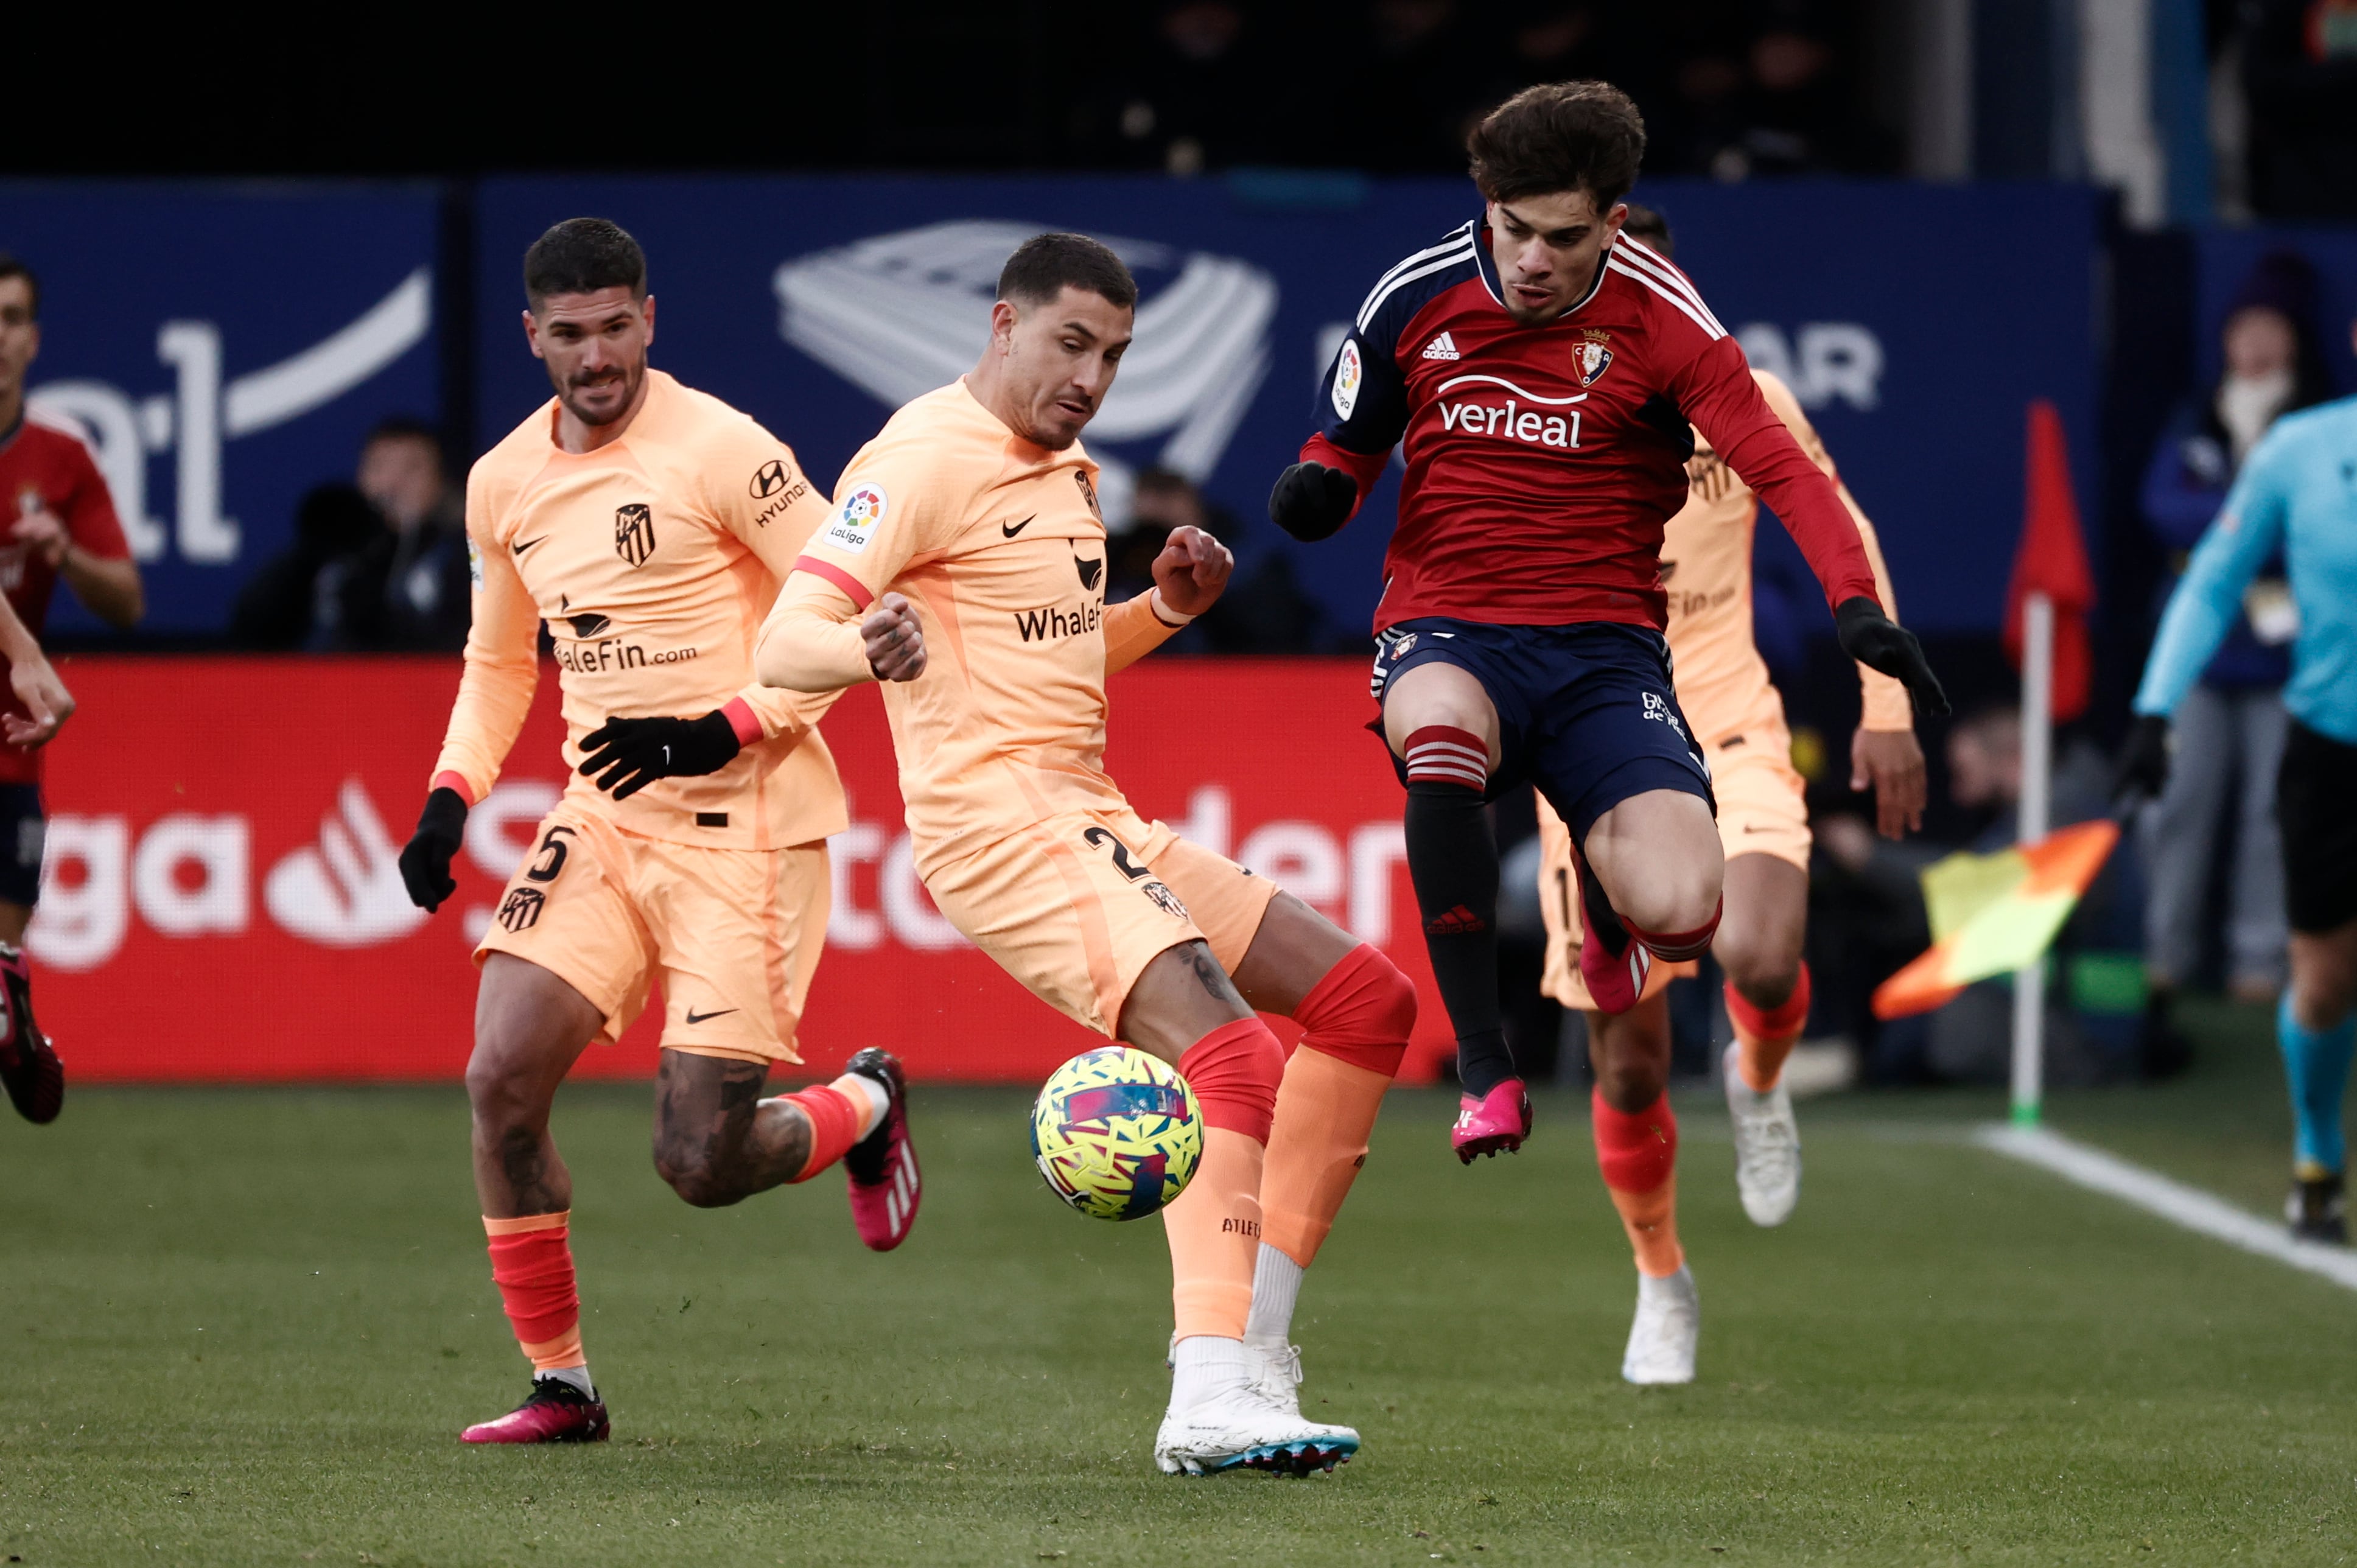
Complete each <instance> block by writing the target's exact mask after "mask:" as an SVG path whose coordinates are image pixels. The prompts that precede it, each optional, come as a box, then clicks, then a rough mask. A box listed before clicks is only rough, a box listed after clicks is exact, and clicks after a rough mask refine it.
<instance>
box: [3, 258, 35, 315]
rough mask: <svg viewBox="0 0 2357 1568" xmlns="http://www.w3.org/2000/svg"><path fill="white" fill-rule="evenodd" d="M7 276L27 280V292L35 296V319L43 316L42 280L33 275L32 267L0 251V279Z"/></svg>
mask: <svg viewBox="0 0 2357 1568" xmlns="http://www.w3.org/2000/svg"><path fill="white" fill-rule="evenodd" d="M6 278H23V279H24V280H25V292H26V293H27V294H29V295H32V296H33V319H34V320H36V321H38V320H39V319H40V318H41V280H40V279H39V278H38V277H35V276H34V275H33V269H32V268H30V267H28V266H27V265H26V264H25V263H22V262H20V261H18V260H17V259H16V257H14V256H12V255H10V254H9V253H8V252H5V251H0V279H6Z"/></svg>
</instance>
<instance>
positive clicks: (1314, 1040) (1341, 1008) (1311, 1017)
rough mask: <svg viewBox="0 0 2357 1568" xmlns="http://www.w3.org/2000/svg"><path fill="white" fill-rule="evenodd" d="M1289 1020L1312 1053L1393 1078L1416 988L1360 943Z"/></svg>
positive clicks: (1411, 1020) (1410, 1028)
mask: <svg viewBox="0 0 2357 1568" xmlns="http://www.w3.org/2000/svg"><path fill="white" fill-rule="evenodd" d="M1417 733H1419V734H1421V733H1422V732H1421V731H1418V732H1417ZM1293 1018H1294V1022H1296V1023H1297V1024H1299V1025H1300V1026H1301V1027H1302V1031H1303V1038H1302V1041H1301V1043H1302V1044H1303V1045H1305V1046H1308V1047H1309V1048H1310V1049H1311V1050H1316V1051H1324V1052H1325V1053H1326V1054H1327V1055H1328V1056H1329V1057H1336V1058H1340V1059H1341V1060H1343V1061H1346V1062H1349V1063H1350V1064H1351V1066H1352V1067H1362V1068H1365V1069H1368V1070H1369V1071H1371V1072H1379V1073H1382V1074H1383V1076H1384V1077H1385V1078H1395V1077H1397V1076H1398V1075H1399V1068H1400V1058H1403V1057H1405V1056H1406V1055H1407V1037H1408V1036H1409V1035H1410V1034H1412V1033H1413V1032H1414V1031H1415V983H1414V982H1413V981H1411V980H1409V979H1408V977H1407V976H1406V975H1405V974H1402V973H1401V972H1399V966H1398V965H1397V964H1394V962H1392V961H1391V960H1390V959H1388V958H1386V957H1385V956H1383V950H1382V949H1381V948H1378V947H1374V946H1372V945H1370V944H1368V943H1364V942H1361V944H1360V945H1359V946H1358V947H1356V948H1354V949H1352V950H1351V951H1350V952H1349V953H1348V954H1346V955H1345V956H1344V957H1343V958H1342V960H1341V961H1340V962H1339V963H1337V964H1335V966H1334V967H1333V968H1331V969H1329V970H1328V971H1327V972H1326V976H1325V978H1324V979H1322V980H1320V981H1319V982H1318V983H1317V984H1315V985H1313V986H1311V987H1310V988H1309V994H1308V995H1307V996H1305V997H1303V998H1302V999H1301V1005H1299V1006H1298V1007H1296V1008H1295V1009H1294V1010H1293Z"/></svg>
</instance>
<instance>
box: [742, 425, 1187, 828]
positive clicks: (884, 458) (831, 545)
mask: <svg viewBox="0 0 2357 1568" xmlns="http://www.w3.org/2000/svg"><path fill="white" fill-rule="evenodd" d="M1096 473H1097V466H1096V464H1095V463H1094V462H1093V461H1092V460H1091V459H1090V457H1089V455H1088V453H1087V452H1086V451H1085V450H1084V449H1083V448H1082V446H1081V445H1080V443H1079V442H1077V441H1076V442H1074V443H1073V444H1072V445H1071V446H1067V447H1065V448H1064V449H1063V450H1061V451H1049V449H1047V448H1046V447H1043V446H1034V445H1033V444H1032V443H1031V442H1029V441H1028V440H1026V439H1025V438H1024V437H1022V436H1020V435H1016V434H1015V433H1014V432H1013V431H1011V430H1009V429H1008V428H1007V427H1006V424H1003V423H1002V422H1001V421H1000V420H999V417H998V416H997V415H996V414H995V413H991V412H990V410H989V409H987V408H985V407H984V406H983V404H982V403H981V402H980V401H979V400H977V399H976V398H975V397H974V393H973V392H971V391H970V390H968V388H967V386H966V384H965V382H964V381H954V382H952V383H951V384H950V385H948V386H945V387H942V388H941V389H940V390H939V391H936V392H927V393H926V394H925V395H924V396H922V397H920V398H918V399H916V400H914V401H913V402H911V403H909V404H908V405H907V406H906V407H904V408H902V409H901V410H900V411H899V413H895V414H894V415H893V416H892V417H891V419H890V421H889V422H888V423H887V424H885V426H884V428H883V429H882V430H881V431H879V432H878V433H877V436H876V439H875V440H873V441H870V442H869V443H868V444H867V445H866V446H863V447H861V448H860V449H859V450H858V452H857V453H856V454H854V456H852V459H851V462H850V463H849V464H848V465H847V466H846V467H845V468H844V470H843V478H842V480H841V482H839V483H838V484H837V485H836V486H835V493H836V498H837V500H836V507H835V510H834V514H833V516H832V517H831V518H830V519H829V521H827V523H826V525H825V526H824V527H823V528H822V529H820V531H819V532H818V533H817V534H816V535H815V536H814V537H813V539H812V540H811V542H810V544H809V546H808V548H807V549H806V550H805V551H804V552H803V553H802V558H801V559H800V560H798V561H796V562H795V563H794V574H793V575H792V576H791V578H789V579H788V580H787V583H786V586H785V591H784V592H783V593H781V594H780V595H779V596H778V603H777V607H776V609H775V610H773V611H772V612H771V613H770V619H769V621H768V623H767V624H766V625H765V626H764V627H763V628H762V630H761V648H760V669H761V672H762V674H763V675H764V676H766V677H767V678H769V679H770V680H772V681H774V682H777V683H778V684H780V685H781V686H789V687H792V688H795V689H798V690H802V691H821V690H829V689H833V688H837V687H843V686H848V685H853V684H856V683H857V682H863V681H870V680H873V679H875V676H874V675H873V673H872V672H871V671H870V670H869V668H868V664H867V656H866V651H865V650H864V645H863V644H862V642H861V639H860V635H859V628H858V626H857V625H856V619H857V618H858V616H859V615H860V614H861V613H862V612H864V611H865V610H866V608H867V607H869V606H870V605H871V604H873V603H874V602H875V601H876V600H877V598H879V597H881V596H883V595H884V594H885V593H886V592H887V591H888V590H890V591H897V592H899V593H901V594H904V595H906V596H908V598H909V603H910V604H911V606H913V607H914V608H915V610H916V614H917V618H918V620H919V622H920V625H921V626H922V628H923V629H924V636H925V655H926V664H925V672H924V673H923V674H922V675H920V676H919V677H918V678H917V679H916V680H914V681H907V682H891V683H889V684H887V685H886V686H885V688H884V712H885V714H886V716H887V717H888V718H889V719H890V720H891V724H892V748H893V750H894V752H895V753H896V754H897V755H898V756H899V761H900V796H901V799H902V800H903V801H905V802H906V809H907V812H908V821H909V834H910V835H911V837H912V838H913V839H914V841H915V848H916V865H917V871H918V873H919V875H931V874H932V872H933V870H934V869H935V868H936V867H938V866H940V865H943V864H945V863H946V862H948V861H951V860H954V859H956V858H957V857H958V856H960V855H962V854H970V853H972V852H973V851H974V850H977V849H980V848H982V847H983V846H985V845H987V844H990V843H996V842H998V841H999V840H1002V839H1005V838H1006V837H1007V836H1009V835H1010V834H1013V833H1018V832H1024V831H1026V830H1027V829H1028V828H1030V827H1031V826H1032V825H1033V824H1035V823H1037V822H1039V820H1040V819H1041V818H1043V817H1046V816H1049V815H1051V814H1053V813H1055V812H1058V811H1118V810H1122V809H1125V803H1124V801H1123V798H1122V794H1121V790H1120V789H1119V787H1117V786H1116V785H1115V784H1114V781H1113V779H1112V778H1111V777H1110V776H1108V775H1107V774H1106V772H1105V769H1104V742H1105V689H1104V683H1105V677H1106V676H1107V675H1109V674H1111V673H1113V672H1114V671H1117V670H1119V669H1121V668H1122V667H1123V666H1125V665H1126V664H1129V663H1132V662H1134V661H1135V660H1138V659H1140V658H1142V657H1144V656H1145V654H1146V653H1147V652H1148V651H1150V650H1153V649H1154V648H1156V647H1157V646H1159V645H1160V644H1161V643H1163V642H1165V641H1167V640H1168V639H1169V638H1170V636H1171V634H1172V633H1173V632H1175V631H1177V630H1178V629H1179V628H1177V627H1175V626H1172V625H1169V624H1168V623H1166V622H1164V621H1163V620H1161V619H1160V618H1158V617H1157V615H1156V613H1155V610H1154V605H1153V600H1152V596H1150V595H1141V596H1138V597H1135V598H1132V599H1125V600H1124V601H1122V602H1120V603H1118V604H1114V605H1110V606H1109V605H1107V604H1106V603H1105V602H1104V591H1105V532H1104V521H1103V518H1102V517H1101V516H1099V514H1098V510H1097V494H1096Z"/></svg>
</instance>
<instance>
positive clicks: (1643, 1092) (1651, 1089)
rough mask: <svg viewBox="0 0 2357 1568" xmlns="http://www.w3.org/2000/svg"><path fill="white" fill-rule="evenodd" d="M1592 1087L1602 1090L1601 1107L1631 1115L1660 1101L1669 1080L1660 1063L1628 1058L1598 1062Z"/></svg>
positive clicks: (1645, 1059) (1639, 1058)
mask: <svg viewBox="0 0 2357 1568" xmlns="http://www.w3.org/2000/svg"><path fill="white" fill-rule="evenodd" d="M1596 1087H1597V1088H1598V1090H1600V1091H1602V1093H1603V1095H1604V1103H1605V1104H1607V1105H1609V1106H1610V1107H1611V1108H1612V1109H1613V1110H1615V1111H1618V1112H1620V1113H1621V1114H1623V1115H1631V1116H1633V1115H1634V1114H1636V1113H1637V1112H1640V1111H1642V1110H1644V1109H1645V1108H1646V1107H1647V1106H1649V1105H1651V1104H1652V1103H1653V1102H1654V1101H1657V1100H1659V1099H1661V1098H1662V1092H1663V1090H1665V1089H1667V1088H1668V1087H1669V1081H1668V1078H1667V1075H1666V1074H1665V1073H1664V1071H1663V1065H1662V1064H1661V1063H1659V1062H1656V1061H1652V1060H1649V1059H1647V1058H1642V1057H1631V1058H1621V1059H1618V1060H1608V1061H1606V1062H1604V1063H1602V1064H1601V1065H1600V1066H1599V1067H1598V1069H1597V1073H1596Z"/></svg>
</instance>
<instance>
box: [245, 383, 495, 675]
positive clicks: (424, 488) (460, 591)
mask: <svg viewBox="0 0 2357 1568" xmlns="http://www.w3.org/2000/svg"><path fill="white" fill-rule="evenodd" d="M462 506H463V501H462V499H461V498H460V495H459V493H458V491H457V488H456V487H454V486H452V485H451V484H450V482H449V479H448V477H447V474H446V473H445V471H444V467H443V461H442V447H441V443H440V441H439V440H438V439H437V438H436V435H435V434H434V431H433V429H432V428H431V427H430V426H428V425H426V424H424V423H423V422H421V421H418V420H415V419H411V418H407V417H403V416H395V417H393V418H391V419H387V420H385V421H383V422H382V424H379V425H378V426H377V427H376V428H375V429H374V430H372V431H371V432H370V433H369V438H368V440H367V442H366V443H364V444H363V445H362V446H361V460H360V467H359V471H358V473H357V475H356V476H355V481H354V482H353V483H352V484H349V485H347V484H340V483H338V484H328V485H321V486H320V487H318V488H317V489H314V490H313V491H311V492H310V493H309V494H308V495H307V496H305V497H304V498H303V502H302V506H301V508H300V510H298V511H297V512H296V520H295V542H294V543H293V544H291V545H289V546H288V547H287V548H286V550H285V551H284V552H282V553H280V554H279V555H278V556H277V557H276V558H275V559H274V560H272V561H271V562H270V563H269V564H266V565H264V567H263V568H262V570H261V571H259V572H257V573H255V574H254V576H253V580H252V581H251V582H249V583H247V584H246V585H245V588H244V590H243V591H242V592H241V593H240V594H239V595H238V597H237V603H236V605H235V607H233V608H232V609H231V615H230V640H231V643H232V644H233V645H235V646H237V647H240V648H244V649H251V650H263V651H291V650H297V649H308V650H315V651H318V650H328V651H339V652H430V651H437V650H438V651H455V650H457V649H459V648H462V647H464V646H465V645H466V640H467V624H468V618H469V616H470V614H471V607H470V604H469V601H468V583H467V531H466V522H465V518H464V514H463V511H462Z"/></svg>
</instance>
